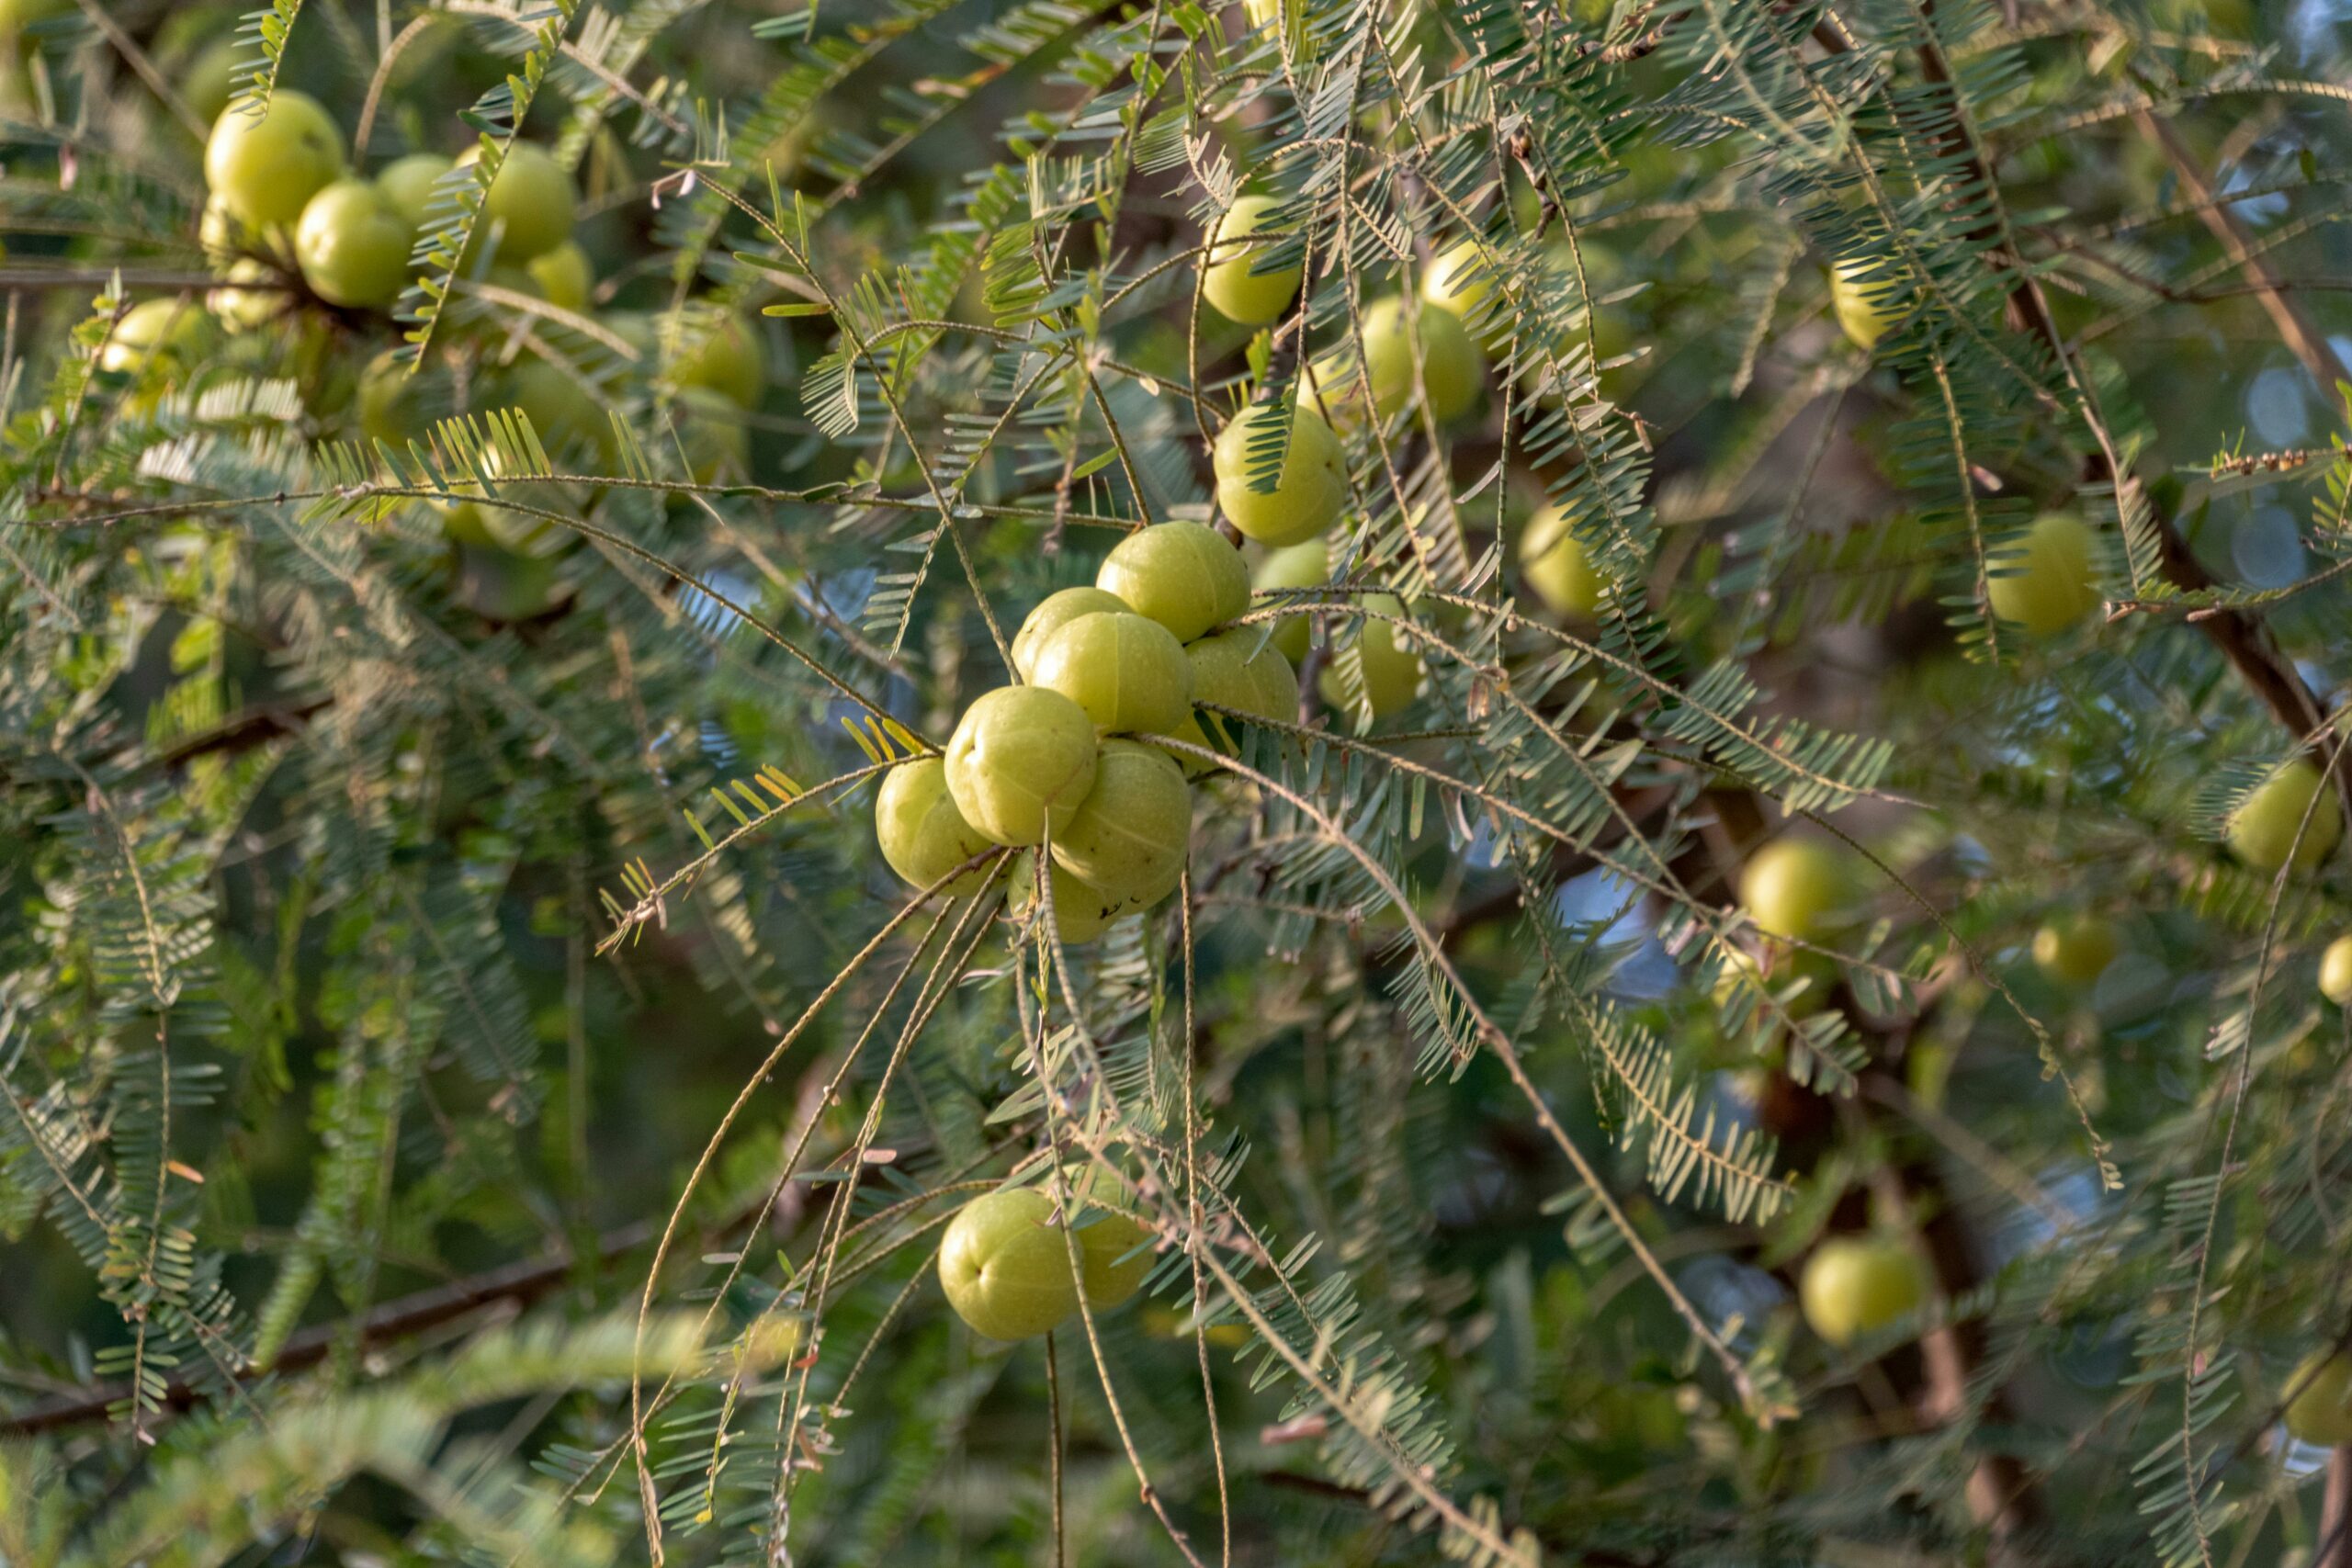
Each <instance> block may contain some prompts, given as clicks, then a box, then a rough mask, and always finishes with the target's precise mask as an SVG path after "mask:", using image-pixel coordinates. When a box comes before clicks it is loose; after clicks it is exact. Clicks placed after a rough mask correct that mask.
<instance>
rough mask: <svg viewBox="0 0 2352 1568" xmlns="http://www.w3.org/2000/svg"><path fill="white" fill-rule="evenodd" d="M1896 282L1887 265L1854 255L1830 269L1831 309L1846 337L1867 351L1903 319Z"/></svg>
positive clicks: (1876, 260)
mask: <svg viewBox="0 0 2352 1568" xmlns="http://www.w3.org/2000/svg"><path fill="white" fill-rule="evenodd" d="M1893 294H1894V277H1893V276H1892V275H1891V274H1890V273H1889V272H1888V271H1887V268H1886V264H1885V263H1884V262H1883V261H1880V260H1878V259H1877V258H1876V257H1871V256H1853V257H1849V258H1848V259H1847V260H1845V261H1841V262H1839V263H1838V265H1836V266H1833V267H1831V268H1830V269H1829V309H1830V311H1831V313H1832V314H1834V315H1835V316H1836V317H1837V318H1838V325H1839V326H1840V327H1842V328H1844V329H1845V333H1846V335H1847V336H1848V337H1849V338H1851V339H1853V340H1854V342H1855V343H1856V344H1859V345H1860V346H1861V347H1863V348H1870V347H1872V346H1874V345H1875V344H1877V343H1878V340H1879V339H1881V338H1883V337H1884V336H1885V335H1886V330H1887V328H1889V327H1891V326H1893V325H1894V323H1895V322H1896V321H1900V320H1902V319H1903V312H1902V310H1900V309H1899V308H1898V307H1897V306H1896V304H1895V303H1894V299H1893V298H1892V296H1893Z"/></svg>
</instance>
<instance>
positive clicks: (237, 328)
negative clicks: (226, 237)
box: [204, 256, 290, 333]
mask: <svg viewBox="0 0 2352 1568" xmlns="http://www.w3.org/2000/svg"><path fill="white" fill-rule="evenodd" d="M220 277H221V282H220V285H219V287H217V288H208V289H206V290H205V291H204V304H205V308H206V309H207V310H210V311H211V312H212V314H213V315H214V316H215V317H216V318H218V319H219V321H220V324H221V325H222V326H224V327H226V328H228V329H229V331H231V332H232V333H249V332H253V331H254V330H255V329H257V328H260V327H263V326H266V325H267V324H268V323H269V322H271V321H275V320H276V319H277V317H279V316H281V315H283V314H285V313H286V310H287V309H288V305H289V303H290V301H289V299H288V296H287V293H286V290H285V289H284V288H280V287H278V273H277V269H276V268H275V267H272V266H271V265H269V264H268V263H267V262H265V261H262V260H259V259H258V258H256V257H254V256H239V257H238V258H237V259H236V260H235V261H232V262H231V263H230V264H229V265H228V266H227V268H226V269H224V270H223V271H222V272H221V273H220ZM264 284H267V285H269V287H267V288H263V287H261V286H262V285H264Z"/></svg>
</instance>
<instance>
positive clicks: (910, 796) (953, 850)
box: [874, 757, 995, 898]
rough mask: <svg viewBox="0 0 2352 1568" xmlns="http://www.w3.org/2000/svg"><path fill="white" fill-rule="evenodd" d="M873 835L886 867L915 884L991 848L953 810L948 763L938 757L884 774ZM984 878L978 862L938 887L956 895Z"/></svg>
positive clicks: (931, 879) (929, 882)
mask: <svg viewBox="0 0 2352 1568" xmlns="http://www.w3.org/2000/svg"><path fill="white" fill-rule="evenodd" d="M874 837H875V840H876V842H878V843H879V844H880V845H881V846H882V858H883V859H884V860H886V861H888V862H889V863H890V869H891V870H892V871H895V872H897V873H898V874H899V878H900V879H901V880H902V881H904V882H906V883H907V884H908V885H909V886H914V887H928V886H931V885H932V884H933V883H934V882H937V881H938V880H939V879H940V878H941V877H943V876H945V875H946V874H948V873H950V872H952V871H954V870H955V869H956V867H957V866H959V865H962V864H963V863H965V862H966V861H968V860H970V859H972V858H973V857H974V856H976V855H978V854H981V853H984V852H987V851H989V850H990V849H993V848H995V846H994V845H993V844H991V843H990V842H989V839H988V836H987V835H986V834H984V833H982V832H980V831H979V830H978V829H976V828H974V827H973V826H972V825H971V824H970V823H968V822H967V821H965V820H964V814H963V813H962V812H960V811H958V810H956V802H955V800H954V799H953V798H952V797H951V796H950V795H948V793H947V764H946V763H945V762H944V761H941V760H940V759H939V758H937V757H916V758H914V759H912V760H910V761H904V762H901V763H899V765H898V766H897V767H895V768H892V769H891V770H890V771H889V773H887V774H885V775H884V776H883V780H882V788H881V791H880V793H879V794H877V795H876V796H875V797H874ZM987 880H988V870H987V868H986V867H985V866H977V865H976V866H974V867H973V868H972V869H971V870H969V871H967V872H966V873H964V874H962V875H960V876H958V877H956V879H955V880H954V881H952V882H949V883H947V884H946V885H945V886H943V887H942V888H941V889H940V892H941V893H942V894H944V895H945V896H946V897H951V898H960V897H963V896H964V895H966V894H967V893H972V892H975V891H977V890H978V888H979V887H980V886H981V884H983V883H984V882H986V881H987Z"/></svg>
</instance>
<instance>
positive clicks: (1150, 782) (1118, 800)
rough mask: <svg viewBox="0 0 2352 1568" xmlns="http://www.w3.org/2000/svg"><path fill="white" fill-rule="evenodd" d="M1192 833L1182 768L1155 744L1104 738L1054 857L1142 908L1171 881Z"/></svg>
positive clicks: (1059, 833)
mask: <svg viewBox="0 0 2352 1568" xmlns="http://www.w3.org/2000/svg"><path fill="white" fill-rule="evenodd" d="M1192 838H1193V791H1192V786H1191V785H1189V784H1185V782H1184V773H1183V770H1182V769H1181V768H1179V767H1177V765H1176V764H1175V762H1174V761H1171V760H1170V758H1169V755H1168V753H1167V752H1165V751H1162V750H1159V748H1157V747H1153V746H1145V745H1142V744H1140V743H1138V742H1136V741H1133V740H1105V741H1104V742H1103V750H1102V754H1101V756H1100V757H1099V758H1098V760H1097V761H1096V762H1095V765H1094V787H1093V788H1092V789H1091V790H1089V791H1088V792H1087V794H1086V798H1085V800H1083V801H1081V802H1080V805H1079V807H1078V809H1077V810H1076V811H1075V812H1073V813H1072V814H1071V815H1070V818H1069V822H1068V823H1067V824H1065V825H1064V826H1063V827H1062V828H1060V829H1058V830H1057V831H1056V832H1055V834H1054V839H1053V853H1054V861H1055V863H1057V864H1058V865H1059V866H1060V867H1061V868H1062V869H1063V870H1065V871H1067V872H1069V874H1071V875H1073V876H1075V877H1078V878H1079V879H1080V881H1082V882H1084V883H1086V884H1087V885H1088V886H1091V887H1092V888H1094V889H1095V890H1097V891H1098V892H1101V893H1103V894H1107V895H1108V896H1109V897H1112V898H1114V899H1115V900H1116V901H1118V903H1119V904H1121V905H1122V906H1125V907H1128V908H1142V907H1144V906H1145V905H1148V904H1151V903H1156V902H1157V901H1159V899H1160V898H1162V897H1166V896H1167V893H1168V890H1169V889H1170V887H1172V886H1175V885H1176V882H1177V880H1178V878H1179V876H1180V875H1181V874H1182V871H1183V866H1184V856H1185V852H1186V851H1187V850H1188V849H1189V848H1190V847H1191V844H1192ZM1055 898H1056V901H1057V903H1058V902H1059V899H1060V893H1059V890H1058V889H1057V890H1056V894H1055Z"/></svg>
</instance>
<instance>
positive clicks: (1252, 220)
mask: <svg viewBox="0 0 2352 1568" xmlns="http://www.w3.org/2000/svg"><path fill="white" fill-rule="evenodd" d="M1281 208H1282V203H1281V202H1280V201H1278V200H1276V199H1275V198H1274V197H1271V196H1245V197H1241V198H1240V199H1238V200H1237V201H1236V202H1235V203H1234V204H1233V205H1232V206H1231V207H1228V208H1227V209H1225V215H1224V216H1223V217H1222V218H1219V219H1218V220H1217V223H1216V232H1215V234H1214V235H1213V236H1212V237H1211V239H1210V241H1209V268H1208V271H1207V272H1206V273H1205V274H1204V276H1202V278H1201V296H1202V298H1204V299H1206V300H1207V301H1208V302H1209V303H1210V304H1212V305H1214V306H1216V308H1217V310H1218V311H1219V312H1220V313H1221V314H1223V315H1224V316H1225V317H1226V318H1227V320H1229V321H1238V322H1239V323H1241V324H1242V325H1243V326H1245V327H1258V326H1263V325H1265V324H1266V323H1267V322H1269V321H1277V320H1279V319H1281V316H1282V313H1283V310H1287V309H1288V308H1289V306H1290V302H1291V300H1292V299H1295V297H1296V296H1297V294H1298V282H1299V278H1300V276H1302V275H1303V273H1304V271H1305V268H1304V266H1303V265H1300V264H1294V265H1290V266H1284V267H1278V268H1272V269H1269V270H1265V271H1259V270H1255V269H1257V268H1259V267H1261V266H1262V265H1264V264H1265V262H1266V259H1267V258H1268V257H1269V256H1270V255H1271V254H1272V253H1273V251H1274V249H1275V245H1274V243H1272V241H1273V238H1274V237H1270V238H1269V239H1268V240H1263V241H1260V242H1258V243H1254V244H1253V243H1248V242H1249V240H1250V236H1251V235H1253V234H1258V233H1260V232H1261V231H1263V230H1264V229H1265V227H1266V220H1267V216H1268V214H1270V213H1273V212H1276V211H1279V210H1280V209H1281Z"/></svg>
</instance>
